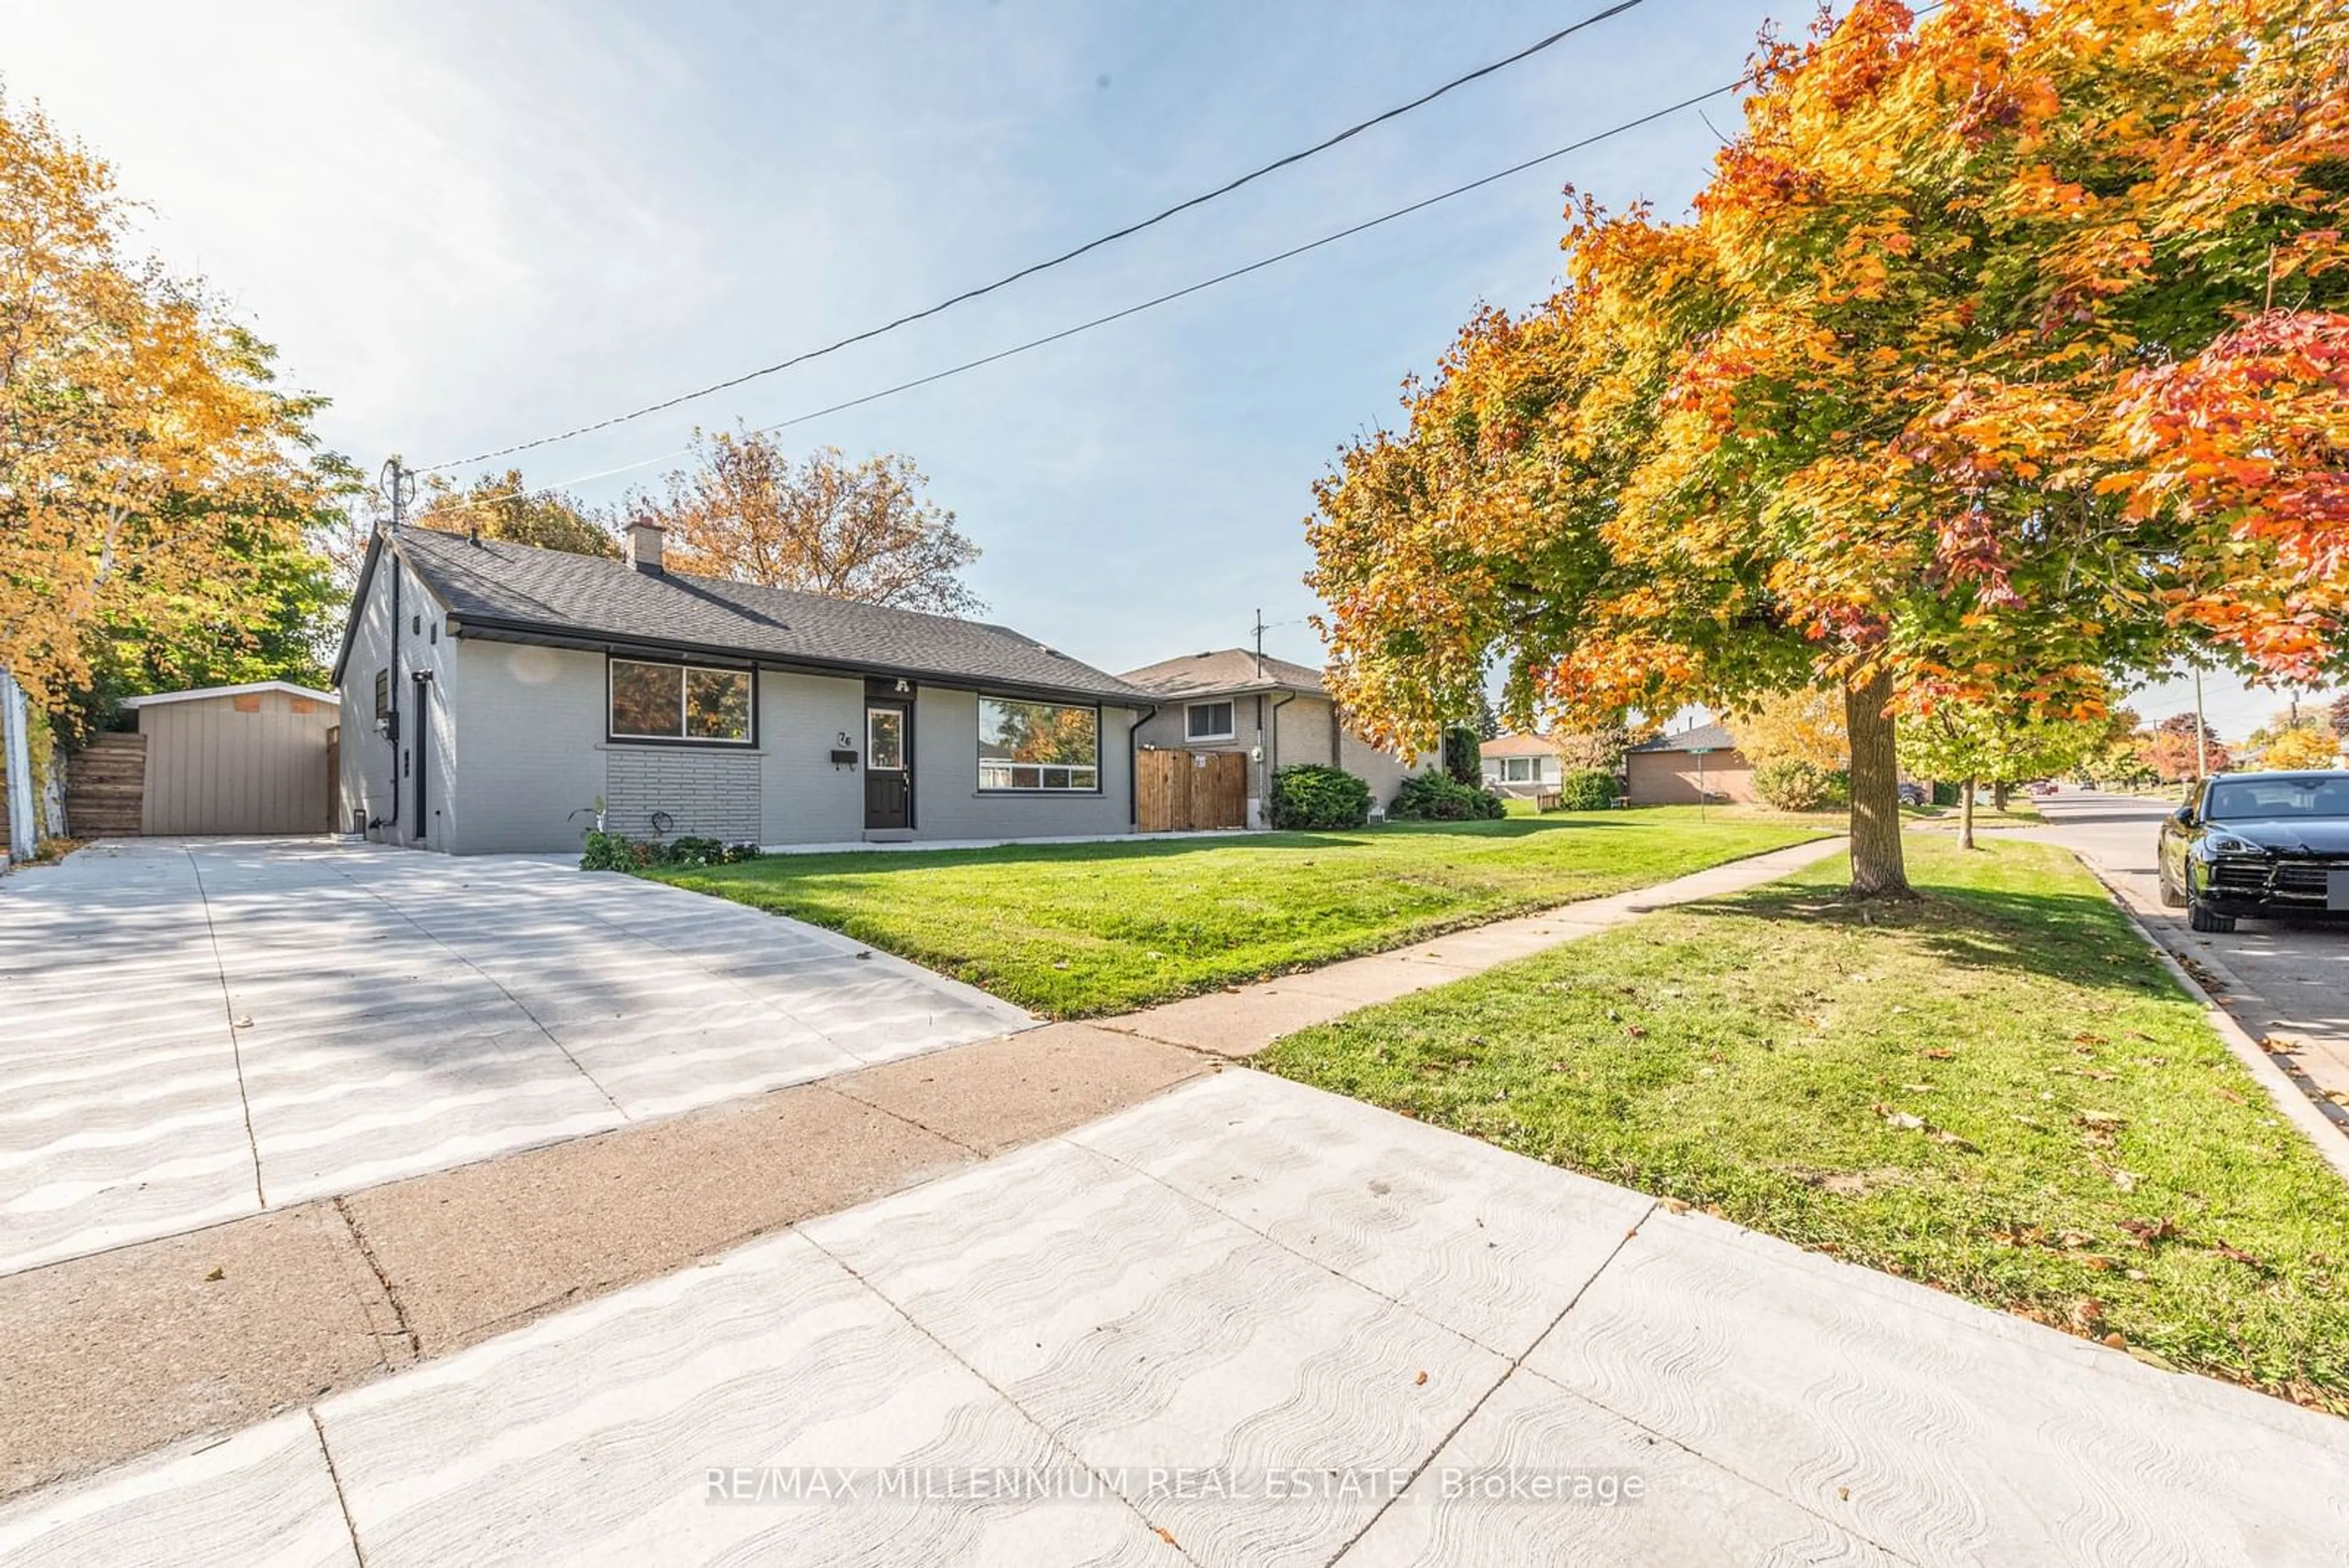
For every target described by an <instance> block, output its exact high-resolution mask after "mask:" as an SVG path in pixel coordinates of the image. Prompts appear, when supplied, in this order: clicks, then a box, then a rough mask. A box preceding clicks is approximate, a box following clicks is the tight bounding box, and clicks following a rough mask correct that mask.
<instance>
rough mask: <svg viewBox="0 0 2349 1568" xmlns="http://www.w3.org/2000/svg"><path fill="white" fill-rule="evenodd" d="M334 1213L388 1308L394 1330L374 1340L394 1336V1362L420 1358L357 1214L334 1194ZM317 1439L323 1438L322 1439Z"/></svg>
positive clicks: (419, 1343)
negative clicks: (397, 1355) (398, 1350)
mask: <svg viewBox="0 0 2349 1568" xmlns="http://www.w3.org/2000/svg"><path fill="white" fill-rule="evenodd" d="M335 1212H336V1214H337V1215H339V1216H341V1218H342V1221H343V1229H344V1230H345V1231H348V1232H349V1233H350V1238H351V1244H352V1245H353V1246H355V1247H357V1249H358V1250H359V1256H360V1257H362V1258H364V1259H366V1260H367V1272H370V1273H372V1274H373V1275H374V1276H375V1282H376V1286H377V1288H378V1289H379V1290H381V1291H382V1292H383V1299H384V1303H385V1304H386V1305H388V1306H389V1307H390V1308H391V1318H392V1324H393V1325H394V1332H393V1333H391V1334H377V1335H376V1338H377V1339H378V1340H383V1339H387V1338H389V1339H397V1340H398V1342H399V1343H400V1344H402V1345H406V1346H407V1347H408V1354H407V1356H406V1357H405V1359H402V1360H400V1361H399V1362H398V1366H413V1365H414V1364H415V1363H417V1362H419V1361H421V1360H422V1359H423V1358H424V1341H423V1339H422V1338H421V1337H420V1336H419V1334H417V1332H416V1330H415V1328H414V1327H413V1326H412V1325H411V1324H409V1321H408V1309H407V1308H406V1307H405V1306H403V1305H401V1304H400V1300H399V1290H398V1287H397V1286H395V1285H394V1284H393V1283H392V1282H391V1276H390V1275H389V1274H388V1273H386V1272H384V1267H383V1262H382V1260H380V1259H378V1257H377V1256H376V1255H375V1248H374V1247H373V1246H371V1245H369V1244H368V1242H367V1232H366V1231H362V1230H360V1229H359V1221H358V1217H357V1215H355V1214H353V1213H352V1212H351V1206H350V1202H349V1200H348V1199H346V1198H343V1197H342V1196H340V1195H337V1196H336V1199H335ZM384 1365H385V1366H386V1367H387V1368H391V1367H392V1366H393V1358H392V1357H391V1356H388V1355H387V1356H385V1357H384ZM321 1440H322V1441H323V1440H324V1439H323V1438H322V1439H321Z"/></svg>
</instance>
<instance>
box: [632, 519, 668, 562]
mask: <svg viewBox="0 0 2349 1568" xmlns="http://www.w3.org/2000/svg"><path fill="white" fill-rule="evenodd" d="M661 538H662V529H661V525H660V524H657V523H654V522H649V521H645V520H641V519H640V520H638V521H636V522H634V523H631V524H628V565H630V566H634V567H635V568H636V570H638V571H640V572H650V573H652V574H654V575H655V576H658V575H659V573H660V569H661Z"/></svg>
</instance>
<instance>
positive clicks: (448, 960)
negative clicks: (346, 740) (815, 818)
mask: <svg viewBox="0 0 2349 1568" xmlns="http://www.w3.org/2000/svg"><path fill="white" fill-rule="evenodd" d="M0 995H5V1002H6V1008H7V1020H8V1022H7V1028H6V1044H5V1050H0V1273H6V1272H14V1271H16V1270H21V1269H26V1268H30V1267H33V1266H35V1265H37V1264H41V1263H46V1262H54V1261H57V1260H59V1259H63V1258H69V1257H74V1256H78V1255H80V1254H83V1253H88V1252H92V1251H99V1250H102V1249H105V1248H109V1247H115V1246H119V1245H121V1244H123V1243H125V1242H129V1241H142V1240H147V1239H150V1238H153V1237H158V1236H164V1235H170V1234H173V1233H175V1232H178V1231H187V1230H191V1229H193V1228H196V1227H199V1226H202V1225H207V1224H211V1223H212V1222H214V1221H217V1220H226V1219H230V1218H233V1217H235V1216H238V1215H243V1214H250V1213H253V1212H254V1211H256V1210H260V1209H264V1208H276V1207H280V1206H283V1205H286V1204H291V1203H295V1202H298V1201H301V1200H303V1199H311V1198H317V1197H321V1196H326V1195H333V1194H339V1193H344V1192H348V1191H352V1190H355V1189H359V1188H362V1187H367V1186H370V1185H373V1184H375V1183H378V1182H382V1181H386V1180H389V1179H394V1178H397V1177H402V1176H409V1175H414V1174H416V1173H419V1172H422V1171H428V1170H434V1169H439V1168H444V1167H448V1166H452V1165H458V1164H462V1163H465V1162H468V1161H471V1160H476V1159H481V1158H486V1157H488V1156H492V1155H496V1154H502V1153H505V1152H508V1151H511V1150H513V1149H517V1148H522V1147H528V1146H531V1145H533V1144H541V1143H546V1142H551V1141H554V1140H556V1139H561V1138H567V1137H576V1136H579V1135H581V1134H585V1133H591V1132H596V1131H601V1130H603V1129H605V1128H609V1127H617V1126H619V1125H621V1124H622V1123H625V1122H629V1121H635V1120H639V1119H643V1118H647V1117H654V1116H665V1115H667V1114H670V1113H674V1112H678V1111H681V1110H686V1109H688V1108H691V1107H693V1106H704V1105H709V1104H712V1103H714V1102H717V1101H719V1100H723V1099H729V1098H731V1097H734V1096H740V1095H746V1094H750V1093H752V1092H755V1091H758V1090H761V1089H769V1088H773V1087H777V1086H779V1085H786V1084H792V1083H799V1082H802V1081H805V1080H809V1079H813V1078H818V1077H823V1076H827V1075H833V1074H835V1073H841V1072H845V1071H850V1070H853V1069H854V1068H856V1067H859V1066H862V1065H866V1064H873V1063H877V1062H884V1061H889V1060H894V1059H895V1058H898V1057H902V1056H906V1055H911V1054H916V1053H920V1052H925V1051H929V1050H934V1049H936V1048H938V1047H941V1046H946V1045H952V1044H961V1043H963V1042H966V1041H971V1040H978V1039H983V1038H986V1037H988V1036H990V1035H995V1034H1000V1033H1004V1032H1006V1031H1007V1030H1012V1029H1019V1028H1022V1027H1025V1026H1027V1025H1028V1024H1030V1023H1033V1022H1034V1020H1033V1019H1031V1018H1030V1017H1029V1016H1028V1015H1027V1014H1026V1013H1024V1012H1020V1011H1019V1009H1017V1008H1014V1007H1011V1006H1009V1004H1007V1003H1004V1002H999V1001H997V1000H996V999H994V998H992V997H989V996H988V995H986V994H985V993H983V992H978V991H975V990H973V989H971V988H970V987H968V986H964V985H959V984H957V983H956V982H954V981H948V980H946V979H943V978H941V977H940V976H937V975H935V974H932V973H930V972H928V971H925V970H921V969H918V968H916V967H915V966H913V965H911V964H907V963H904V962H902V961H897V960H895V959H891V958H888V957H886V956H885V955H882V954H878V953H870V952H867V951H865V950H863V949H862V948H860V947H859V946H858V945H857V944H855V943H854V942H852V941H849V940H847V939H845V938H843V937H839V936H837V935H834V934H833V933H831V932H827V931H822V930H818V929H814V928H812V927H809V926H805V925H802V924H800V923H798V922H796V921H792V920H786V919H777V918H775V917H773V916H770V915H765V914H761V913H759V912H757V911H755V910H751V909H744V908H741V907H740V906H738V905H733V904H728V903H723V902H720V901H719V900H717V899H713V898H705V897H702V896H700V895H698V894H693V893H687V892H682V891H678V890H677V889H674V888H666V887H662V886H660V885H658V884H655V883H649V882H644V881H640V880H637V879H636V878H634V877H620V876H615V875H610V874H593V875H591V874H587V873H583V872H580V871H576V870H574V869H571V868H568V867H564V866H563V865H561V864H559V863H555V862H552V861H549V860H546V859H539V858H527V857H485V858H478V859H462V860H453V859H449V858H446V857H439V856H429V855H421V854H412V853H404V852H400V851H395V850H387V849H380V848H374V847H348V846H333V845H328V844H326V843H323V842H299V841H282V840H281V841H268V840H255V841H242V842H240V841H217V840H213V841H207V840H186V841H170V840H129V841H124V842H122V843H119V844H109V845H103V846H98V847H95V848H91V849H87V850H84V851H82V852H80V853H78V854H77V855H75V856H73V857H70V858H69V859H68V860H67V861H66V863H65V864H64V865H63V866H61V867H55V868H50V869H39V870H33V871H27V872H25V873H22V874H19V875H16V876H13V877H9V878H8V879H7V880H6V881H5V883H0Z"/></svg>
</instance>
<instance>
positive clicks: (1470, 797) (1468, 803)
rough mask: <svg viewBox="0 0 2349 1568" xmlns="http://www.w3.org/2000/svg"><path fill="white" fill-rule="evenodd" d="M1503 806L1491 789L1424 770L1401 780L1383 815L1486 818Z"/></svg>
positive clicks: (1499, 812) (1465, 819)
mask: <svg viewBox="0 0 2349 1568" xmlns="http://www.w3.org/2000/svg"><path fill="white" fill-rule="evenodd" d="M1507 809H1508V808H1507V807H1506V806H1505V805H1502V804H1501V797H1500V796H1499V795H1497V794H1494V793H1493V792H1492V791H1491V790H1488V789H1478V788H1477V787H1476V786H1475V785H1474V784H1462V783H1461V782H1460V781H1459V780H1457V779H1455V778H1454V777H1452V776H1451V775H1450V774H1439V773H1425V774H1413V776H1412V777H1410V778H1407V779H1405V780H1403V781H1402V788H1401V789H1399V790H1397V791H1395V797H1394V804H1393V805H1391V806H1389V807H1388V808H1387V815H1389V816H1392V817H1393V818H1395V819H1396V820H1398V821H1401V822H1487V821H1490V820H1492V819H1493V818H1495V817H1497V816H1499V815H1502V814H1503V813H1504V812H1506V810H1507Z"/></svg>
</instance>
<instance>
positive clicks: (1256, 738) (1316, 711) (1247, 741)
mask: <svg viewBox="0 0 2349 1568" xmlns="http://www.w3.org/2000/svg"><path fill="white" fill-rule="evenodd" d="M1118 679H1119V680H1123V681H1124V682H1125V683H1126V684H1127V685H1128V686H1132V687H1135V688H1138V689H1140V690H1142V691H1147V692H1149V693H1150V694H1151V695H1152V696H1153V697H1154V699H1155V700H1156V701H1159V702H1160V703H1161V704H1162V706H1161V707H1160V709H1159V711H1158V712H1157V714H1156V715H1155V716H1154V717H1152V718H1150V719H1148V720H1145V721H1144V722H1143V724H1142V725H1141V727H1140V728H1139V729H1137V730H1136V731H1135V732H1134V741H1135V742H1136V744H1138V745H1140V746H1141V747H1143V749H1145V750H1153V751H1189V752H1239V753H1244V754H1245V755H1246V756H1247V802H1248V811H1247V817H1248V820H1247V826H1251V827H1257V826H1263V825H1264V817H1265V814H1266V811H1267V809H1268V807H1267V805H1266V802H1267V799H1268V796H1267V790H1268V787H1269V784H1270V781H1271V778H1272V775H1273V774H1274V773H1275V772H1276V771H1277V770H1278V769H1280V768H1284V767H1287V766H1288V765H1289V764H1290V763H1323V764H1325V765H1328V766H1330V767H1339V768H1343V769H1345V770H1346V771H1347V772H1348V773H1350V774H1354V775H1355V776H1356V777H1358V778H1360V779H1361V780H1363V781H1364V782H1365V783H1367V784H1369V785H1370V786H1371V799H1372V800H1374V801H1377V802H1379V803H1381V805H1383V804H1385V803H1386V802H1387V801H1389V800H1391V799H1392V798H1393V795H1394V792H1395V790H1396V789H1397V788H1398V787H1399V786H1400V785H1401V784H1402V781H1403V780H1404V779H1406V778H1409V777H1410V776H1411V774H1412V773H1413V768H1412V766H1411V764H1410V763H1407V762H1405V761H1404V760H1403V759H1402V756H1400V755H1399V754H1397V753H1393V752H1390V751H1385V750H1382V749H1381V748H1380V747H1378V746H1375V745H1373V744H1371V742H1368V741H1365V740H1363V739H1362V738H1361V736H1359V735H1357V734H1355V733H1354V732H1352V731H1351V730H1350V729H1348V728H1347V726H1346V722H1345V718H1344V715H1343V714H1341V713H1340V712H1339V711H1338V704H1337V703H1336V701H1333V700H1332V699H1331V697H1330V692H1329V690H1328V689H1327V688H1326V687H1324V686H1323V685H1322V684H1321V672H1320V671H1319V670H1315V669H1313V668H1311V667H1310V666H1309V665H1303V664H1292V663H1290V662H1289V661H1288V659H1273V658H1270V657H1268V656H1265V655H1260V654H1257V653H1253V652H1251V651H1249V650H1248V649H1244V648H1226V649H1216V650H1212V651H1209V652H1206V653H1194V654H1189V655H1186V656H1185V657H1183V658H1180V659H1165V660H1164V661H1162V662H1160V663H1157V664H1151V665H1145V666H1143V668H1142V669H1140V670H1127V671H1126V672H1125V673H1124V674H1123V675H1121V676H1119V677H1118Z"/></svg>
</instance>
